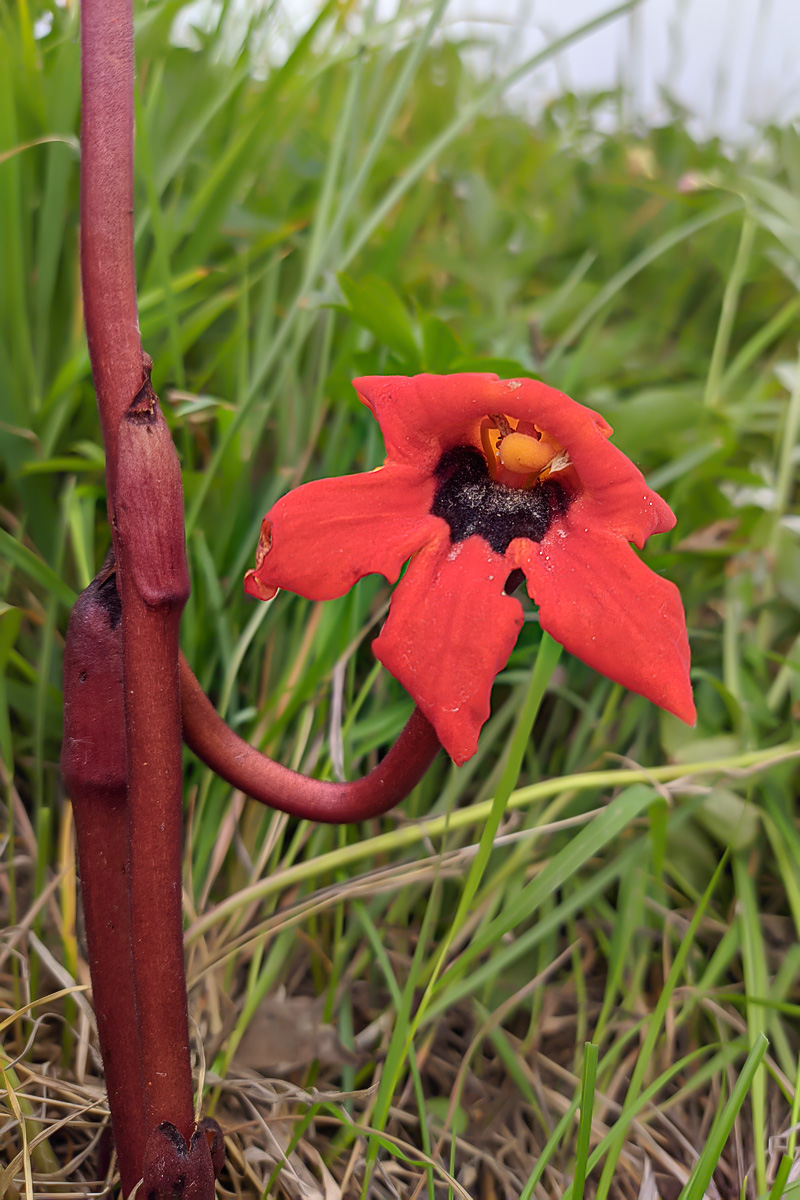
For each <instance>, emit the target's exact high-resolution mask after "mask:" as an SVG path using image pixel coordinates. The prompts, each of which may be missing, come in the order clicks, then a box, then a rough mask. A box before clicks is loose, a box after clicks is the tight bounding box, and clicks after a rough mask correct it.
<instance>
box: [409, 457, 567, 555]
mask: <svg viewBox="0 0 800 1200" xmlns="http://www.w3.org/2000/svg"><path fill="white" fill-rule="evenodd" d="M434 474H435V475H436V477H437V479H439V480H441V482H440V483H439V485H438V486H437V488H436V492H435V495H434V497H433V504H432V506H431V513H432V514H433V516H434V517H442V518H443V519H444V520H445V521H447V524H448V525H449V526H450V539H451V541H453V542H463V541H465V539H466V538H468V537H471V536H472V535H473V534H475V533H477V534H479V536H480V537H482V538H483V539H484V541H486V542H488V543H489V545H490V546H491V548H492V550H494V552H495V553H496V554H505V552H506V550H507V549H508V547H509V543H510V542H512V541H513V540H514V538H518V537H524V538H529V539H530V541H532V542H541V540H542V538H543V537H544V536H545V534H546V533H547V531H548V530H549V528H550V526H551V525H552V524H553V521H554V520H555V518H556V517H560V516H563V515H564V513H565V512H566V511H567V509H568V507H569V504H570V500H571V497H570V495H569V493H568V491H567V490H566V488H565V487H564V486H563V485H562V484H560V483H558V482H557V481H556V480H555V479H545V480H543V481H542V482H540V483H537V484H536V485H535V486H534V487H530V488H516V487H509V486H508V485H507V484H504V483H498V482H496V481H495V480H493V479H491V478H490V476H489V468H488V467H487V465H486V459H485V458H484V457H483V455H482V454H481V452H480V451H479V450H476V449H475V448H474V447H473V446H454V447H453V448H452V450H446V451H445V453H444V454H443V455H442V457H441V458H440V459H439V462H438V464H437V466H436V470H435V472H434Z"/></svg>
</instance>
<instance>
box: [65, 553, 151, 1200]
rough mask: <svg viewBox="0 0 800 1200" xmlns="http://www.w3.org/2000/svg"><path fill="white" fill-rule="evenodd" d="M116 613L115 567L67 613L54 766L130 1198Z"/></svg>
mask: <svg viewBox="0 0 800 1200" xmlns="http://www.w3.org/2000/svg"><path fill="white" fill-rule="evenodd" d="M120 616H121V613H120V602H119V596H118V595H117V588H116V583H115V579H114V573H113V570H111V571H110V572H109V571H106V572H105V573H104V572H101V573H100V575H98V577H97V579H95V580H94V581H93V582H92V583H91V584H90V585H89V587H88V588H87V589H86V591H85V592H84V593H83V594H82V596H81V597H80V599H79V600H78V602H77V604H76V605H75V607H74V608H73V610H72V613H71V615H70V620H69V628H68V630H67V640H66V647H65V650H64V742H63V746H62V749H61V770H62V773H63V776H64V782H65V784H66V787H67V790H68V792H69V796H70V799H71V800H72V807H73V811H74V814H75V831H76V835H77V843H78V868H79V872H80V879H81V893H82V896H83V911H84V917H85V923H86V942H87V946H88V958H89V970H90V971H91V976H92V997H93V1000H94V1010H95V1016H96V1017H97V1033H98V1038H99V1041H100V1053H101V1054H102V1056H103V1066H104V1068H105V1075H106V1087H107V1089H108V1102H109V1107H110V1109H111V1120H112V1125H113V1129H114V1139H115V1142H116V1146H117V1158H118V1161H119V1171H120V1177H121V1179H122V1193H123V1195H124V1196H127V1195H128V1194H129V1193H130V1192H131V1191H132V1189H133V1188H134V1186H135V1185H136V1182H137V1181H138V1179H139V1177H140V1176H141V1173H142V1159H143V1156H144V1148H145V1142H146V1135H147V1129H146V1127H145V1120H144V1096H143V1093H142V1080H141V1074H140V1071H139V1035H138V1028H137V1023H136V1007H135V1004H134V995H133V965H132V962H131V943H130V915H129V908H128V874H127V870H128V814H127V808H126V770H125V718H124V714H123V709H122V646H121V642H120V637H119V628H118V626H119V622H120Z"/></svg>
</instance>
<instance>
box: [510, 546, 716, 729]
mask: <svg viewBox="0 0 800 1200" xmlns="http://www.w3.org/2000/svg"><path fill="white" fill-rule="evenodd" d="M506 558H507V559H508V560H509V561H511V562H513V564H514V565H515V566H518V567H520V568H521V569H522V570H523V571H524V572H525V574H526V576H527V579H528V591H529V592H530V595H531V597H532V598H533V599H534V600H535V602H536V603H537V604H538V606H539V620H540V622H541V625H542V628H543V629H546V630H547V632H548V633H549V634H551V635H552V636H553V637H554V638H555V639H556V641H558V642H561V644H562V646H564V647H565V648H566V649H567V650H569V652H570V654H574V655H575V656H576V657H577V658H580V659H582V660H583V661H584V662H585V663H587V664H588V665H589V666H590V667H594V669H595V670H596V671H600V672H601V674H603V675H606V676H608V678H609V679H613V680H615V681H616V682H617V683H621V684H622V685H623V686H624V687H627V688H630V690H631V691H633V692H638V693H639V694H640V695H642V696H646V697H647V699H648V700H652V701H653V703H654V704H658V705H660V706H661V708H665V709H667V710H668V711H669V712H672V713H675V715H676V716H678V717H680V718H681V720H683V721H686V722H687V724H690V725H691V724H694V722H695V718H696V713H695V707H694V700H693V698H692V687H691V684H690V682H689V641H688V638H687V635H686V620H685V617H684V612H683V604H682V603H681V597H680V593H679V592H678V589H677V588H676V587H675V585H674V584H673V583H670V582H669V580H667V579H663V578H662V577H661V576H660V575H657V574H656V573H655V571H651V570H650V568H649V567H647V566H645V564H644V563H643V562H642V561H641V559H640V558H639V557H638V556H637V555H636V553H635V551H634V550H632V549H631V547H630V546H629V545H628V543H627V542H626V541H625V540H624V539H623V538H619V537H616V536H614V534H609V533H606V532H604V531H602V530H592V529H590V530H589V531H588V532H585V531H584V530H583V529H582V528H581V529H575V528H570V527H569V525H567V526H566V527H565V528H562V529H561V530H554V531H552V532H551V533H549V534H548V535H547V537H546V538H545V539H544V541H542V542H541V543H540V544H539V545H537V544H536V543H534V542H529V541H526V540H523V539H518V540H517V541H514V542H512V543H511V545H510V546H509V548H508V551H507V552H506Z"/></svg>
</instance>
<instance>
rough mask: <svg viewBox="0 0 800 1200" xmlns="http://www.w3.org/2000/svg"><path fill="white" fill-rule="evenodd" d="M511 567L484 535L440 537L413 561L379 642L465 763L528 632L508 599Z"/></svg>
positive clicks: (379, 651) (384, 657) (380, 651)
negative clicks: (502, 674)
mask: <svg viewBox="0 0 800 1200" xmlns="http://www.w3.org/2000/svg"><path fill="white" fill-rule="evenodd" d="M510 569H511V568H510V567H509V566H508V564H507V562H506V560H505V558H504V557H503V556H502V555H500V554H495V553H494V551H492V550H491V549H490V547H489V545H488V544H487V543H486V542H484V540H483V539H482V538H480V537H470V538H467V539H466V540H465V541H463V542H458V543H456V544H455V545H453V544H452V543H451V542H450V540H449V538H440V539H438V540H437V541H436V542H434V543H431V544H430V545H428V546H426V547H425V548H424V549H422V550H420V552H419V554H417V555H416V556H415V557H414V558H413V559H412V560H411V563H410V564H409V567H408V571H407V572H406V574H405V575H404V576H403V579H402V580H401V581H400V583H399V584H398V586H397V588H396V589H395V592H394V595H393V597H392V603H391V608H390V610H389V617H388V619H387V621H386V624H385V625H384V627H383V630H382V631H381V634H380V637H378V638H377V639H376V641H375V642H374V643H373V647H372V648H373V650H374V652H375V654H376V656H377V657H378V658H379V659H380V661H381V662H382V663H383V665H384V666H385V667H386V669H387V670H388V671H390V672H391V673H392V675H394V677H395V679H398V680H399V681H400V683H402V685H403V687H404V688H405V689H406V691H407V692H409V694H410V695H411V696H412V697H413V699H414V700H415V701H416V703H417V705H418V706H419V708H420V709H421V710H422V712H423V713H424V715H425V716H426V717H427V718H428V720H429V721H430V722H431V724H432V725H433V727H434V729H435V730H436V734H437V737H438V738H439V741H440V742H441V743H442V745H443V746H444V748H445V750H446V751H447V753H448V754H449V755H450V757H451V758H452V759H453V761H454V762H455V763H458V764H459V765H460V764H461V763H463V762H465V761H466V760H467V759H468V758H471V757H472V755H473V754H474V753H475V751H476V749H477V746H478V734H479V733H480V729H481V726H482V725H483V723H484V721H485V720H486V718H487V717H488V716H489V698H490V695H491V690H492V684H493V682H494V677H495V675H496V674H497V672H498V671H500V670H502V668H503V667H504V666H505V664H506V662H507V661H508V656H509V654H510V653H511V651H512V649H513V648H514V643H515V642H516V640H517V636H518V634H519V631H520V629H521V628H522V605H521V604H520V603H519V601H518V600H515V599H514V598H513V597H512V596H505V595H503V587H504V585H505V582H506V579H507V578H508V575H509V572H510Z"/></svg>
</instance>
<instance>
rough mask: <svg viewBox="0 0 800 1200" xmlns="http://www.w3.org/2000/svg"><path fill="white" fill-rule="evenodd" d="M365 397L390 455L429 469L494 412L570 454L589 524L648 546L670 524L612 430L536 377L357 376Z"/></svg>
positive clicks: (476, 438)
mask: <svg viewBox="0 0 800 1200" xmlns="http://www.w3.org/2000/svg"><path fill="white" fill-rule="evenodd" d="M353 386H354V387H355V388H356V391H357V392H358V394H359V396H360V397H361V399H362V401H363V402H364V403H365V404H366V405H368V407H369V408H370V409H371V410H372V413H373V414H374V416H375V418H376V420H377V421H378V423H379V425H380V427H381V430H382V432H383V436H384V441H385V443H386V454H387V459H388V460H389V461H391V462H404V463H409V464H414V465H416V466H418V467H421V468H422V469H424V470H428V471H432V470H433V469H434V467H435V466H436V464H437V463H438V461H439V459H440V457H441V455H442V454H443V453H444V451H445V450H449V449H450V448H451V447H452V446H455V445H464V444H471V445H474V446H476V447H477V448H478V449H480V448H481V438H480V422H481V420H482V419H483V418H484V417H486V416H489V415H491V414H495V413H502V414H503V415H505V416H507V417H514V418H515V419H517V420H522V421H526V422H532V423H533V424H535V425H536V426H538V428H539V429H542V430H546V431H547V433H549V434H550V435H551V436H552V437H553V438H554V439H555V441H556V442H558V443H559V444H560V445H561V446H564V447H565V448H566V449H567V450H568V452H569V455H570V458H571V460H572V463H573V466H574V468H575V472H576V473H577V477H578V480H579V495H580V496H581V498H582V499H583V501H584V504H585V505H586V508H587V510H590V511H589V512H588V515H589V518H590V520H589V522H587V524H588V523H594V524H595V525H598V524H599V525H601V526H602V527H603V528H604V529H607V530H608V531H609V532H611V533H618V534H620V535H621V536H622V537H624V538H625V539H626V540H627V541H632V542H635V543H636V544H637V546H640V547H641V546H643V545H644V543H645V541H646V539H647V538H648V537H649V536H650V535H651V534H653V533H663V532H665V531H666V530H668V529H672V527H673V526H674V524H675V517H674V515H673V513H672V510H671V509H670V507H669V505H668V504H667V503H666V501H664V500H662V499H661V497H660V496H659V495H658V494H657V493H656V492H654V491H653V490H652V489H651V488H649V487H648V486H647V484H646V483H645V480H644V476H643V475H642V473H641V471H639V469H638V468H637V467H635V466H634V464H633V463H632V462H631V461H630V459H629V458H627V457H626V456H625V455H624V454H623V453H622V451H621V450H618V449H617V447H616V446H613V445H612V444H611V443H610V442H609V441H608V438H609V437H610V436H611V433H612V432H613V431H612V429H611V426H610V425H609V424H608V422H607V421H606V420H604V418H603V417H602V416H601V415H600V414H599V413H597V412H595V411H594V410H593V409H591V408H587V407H586V406H585V405H583V404H578V402H577V401H576V400H572V399H570V397H569V396H566V395H564V393H563V392H559V391H558V390H557V389H556V388H551V387H548V386H547V384H544V383H540V382H539V380H537V379H498V377H497V376H496V375H490V374H477V373H474V374H473V373H463V374H457V375H415V376H408V377H407V376H404V375H394V376H391V375H390V376H383V375H372V376H365V377H363V378H361V379H356V380H355V381H354V385H353Z"/></svg>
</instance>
